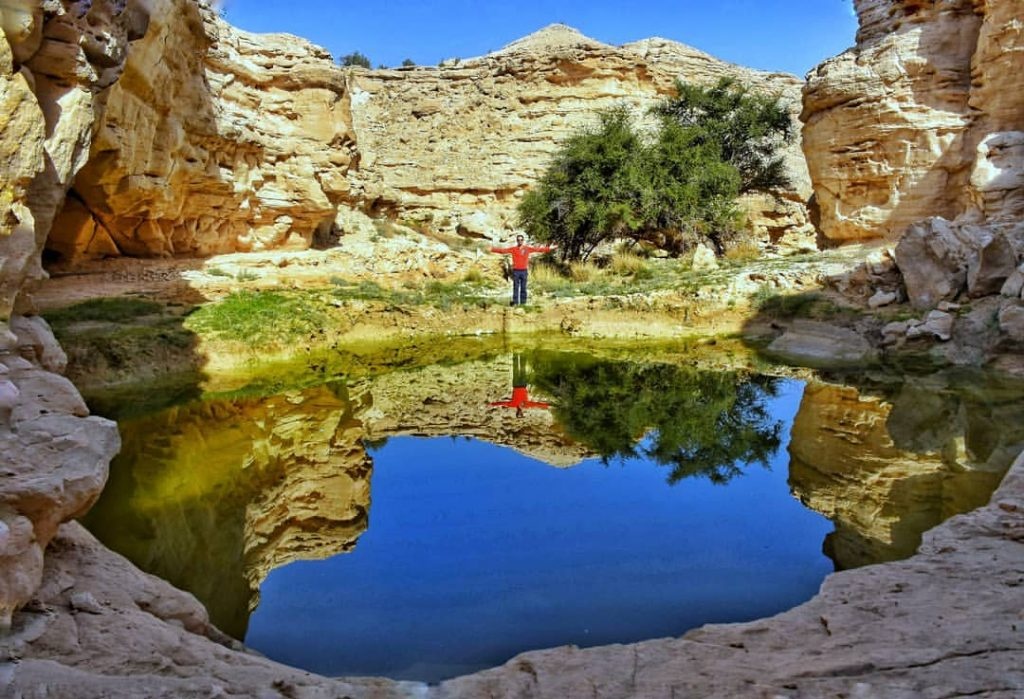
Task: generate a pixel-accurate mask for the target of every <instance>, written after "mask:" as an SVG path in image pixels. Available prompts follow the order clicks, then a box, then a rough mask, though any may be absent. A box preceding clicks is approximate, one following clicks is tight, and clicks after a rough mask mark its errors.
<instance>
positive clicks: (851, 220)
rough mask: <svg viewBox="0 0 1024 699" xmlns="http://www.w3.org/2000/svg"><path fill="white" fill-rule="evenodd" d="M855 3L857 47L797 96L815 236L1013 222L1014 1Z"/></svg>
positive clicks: (1017, 167) (1023, 38) (1023, 105)
mask: <svg viewBox="0 0 1024 699" xmlns="http://www.w3.org/2000/svg"><path fill="white" fill-rule="evenodd" d="M855 5H856V8H857V12H858V14H859V16H860V31H859V32H858V35H857V46H856V47H855V48H853V49H851V50H849V51H847V52H846V53H844V54H842V55H840V56H837V57H835V58H832V59H830V60H829V61H826V62H825V63H823V64H822V65H820V66H819V67H818V68H817V70H815V71H814V72H812V73H811V74H810V75H809V76H808V82H807V85H806V87H805V88H804V112H803V115H802V119H803V120H804V122H805V127H804V150H805V153H806V155H807V161H808V167H809V169H810V172H811V178H812V180H813V181H814V191H815V195H816V198H817V203H818V206H819V208H820V212H821V230H822V232H823V233H824V234H825V235H826V236H828V237H829V238H833V239H836V240H849V239H859V238H875V237H885V238H889V239H895V238H896V237H898V236H899V235H901V234H902V233H903V231H904V229H905V228H906V227H907V226H908V225H909V224H911V223H913V222H915V221H918V220H920V219H923V218H926V217H931V216H942V217H944V218H947V219H952V218H955V217H957V216H961V215H965V214H966V215H968V216H969V217H970V219H971V220H972V222H975V223H976V222H978V221H981V220H993V219H1000V218H1005V217H1013V216H1017V217H1019V215H1020V213H1021V211H1022V209H1021V204H1022V201H1024V200H1022V197H1024V194H1022V186H1024V174H1022V173H1024V150H1022V149H1024V146H1022V143H1024V141H1022V139H1024V135H1022V134H1021V132H1022V131H1024V96H1022V94H1021V91H1020V90H1019V89H1017V87H1018V85H1019V75H1020V71H1021V70H1024V29H1022V27H1021V22H1020V4H1019V2H1017V1H1016V0H956V1H953V2H941V3H922V2H917V1H916V0H856V2H855Z"/></svg>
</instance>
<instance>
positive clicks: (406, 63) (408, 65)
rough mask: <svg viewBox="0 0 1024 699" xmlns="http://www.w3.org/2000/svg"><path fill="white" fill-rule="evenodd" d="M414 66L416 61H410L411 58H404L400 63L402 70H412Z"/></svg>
mask: <svg viewBox="0 0 1024 699" xmlns="http://www.w3.org/2000/svg"><path fill="white" fill-rule="evenodd" d="M415 65H416V61H414V60H412V59H411V58H406V59H405V60H404V61H402V67H403V68H412V67H413V66H415Z"/></svg>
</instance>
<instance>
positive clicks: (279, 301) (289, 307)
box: [186, 291, 329, 345]
mask: <svg viewBox="0 0 1024 699" xmlns="http://www.w3.org/2000/svg"><path fill="white" fill-rule="evenodd" d="M328 313H329V306H328V305H327V303H326V302H325V300H324V299H323V298H322V297H321V295H319V294H310V293H284V292H276V291H236V292H234V293H232V294H231V295H230V296H228V297H226V298H225V299H223V300H222V301H220V302H218V303H213V304H210V305H207V306H203V307H201V308H199V309H198V310H196V312H195V313H193V314H192V315H191V316H189V318H188V320H187V321H186V327H188V328H189V329H190V330H192V331H194V332H196V333H197V334H199V335H204V336H212V337H216V338H220V339H225V340H237V341H241V342H248V343H251V344H257V345H274V344H280V343H285V342H288V341H290V340H295V339H297V338H300V337H304V336H308V335H310V334H312V333H316V332H317V331H318V330H320V329H322V328H323V327H324V325H325V323H326V322H327V320H328Z"/></svg>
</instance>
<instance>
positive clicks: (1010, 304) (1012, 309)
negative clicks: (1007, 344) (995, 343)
mask: <svg viewBox="0 0 1024 699" xmlns="http://www.w3.org/2000/svg"><path fill="white" fill-rule="evenodd" d="M999 329H1000V330H1002V331H1003V333H1005V334H1006V336H1007V337H1009V338H1010V339H1012V340H1014V341H1015V342H1024V303H1022V302H1021V301H1006V302H1005V303H1003V305H1002V306H1001V307H1000V309H999Z"/></svg>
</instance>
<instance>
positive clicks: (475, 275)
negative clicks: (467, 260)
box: [462, 267, 485, 284]
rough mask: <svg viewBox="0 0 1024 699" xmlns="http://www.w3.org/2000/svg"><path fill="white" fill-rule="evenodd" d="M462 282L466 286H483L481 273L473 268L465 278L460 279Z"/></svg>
mask: <svg viewBox="0 0 1024 699" xmlns="http://www.w3.org/2000/svg"><path fill="white" fill-rule="evenodd" d="M462 281H464V282H466V283H467V284H483V283H484V281H485V280H484V275H483V272H481V271H480V270H479V269H477V268H476V267H474V268H473V269H471V270H469V271H468V272H466V274H465V276H463V277H462Z"/></svg>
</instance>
